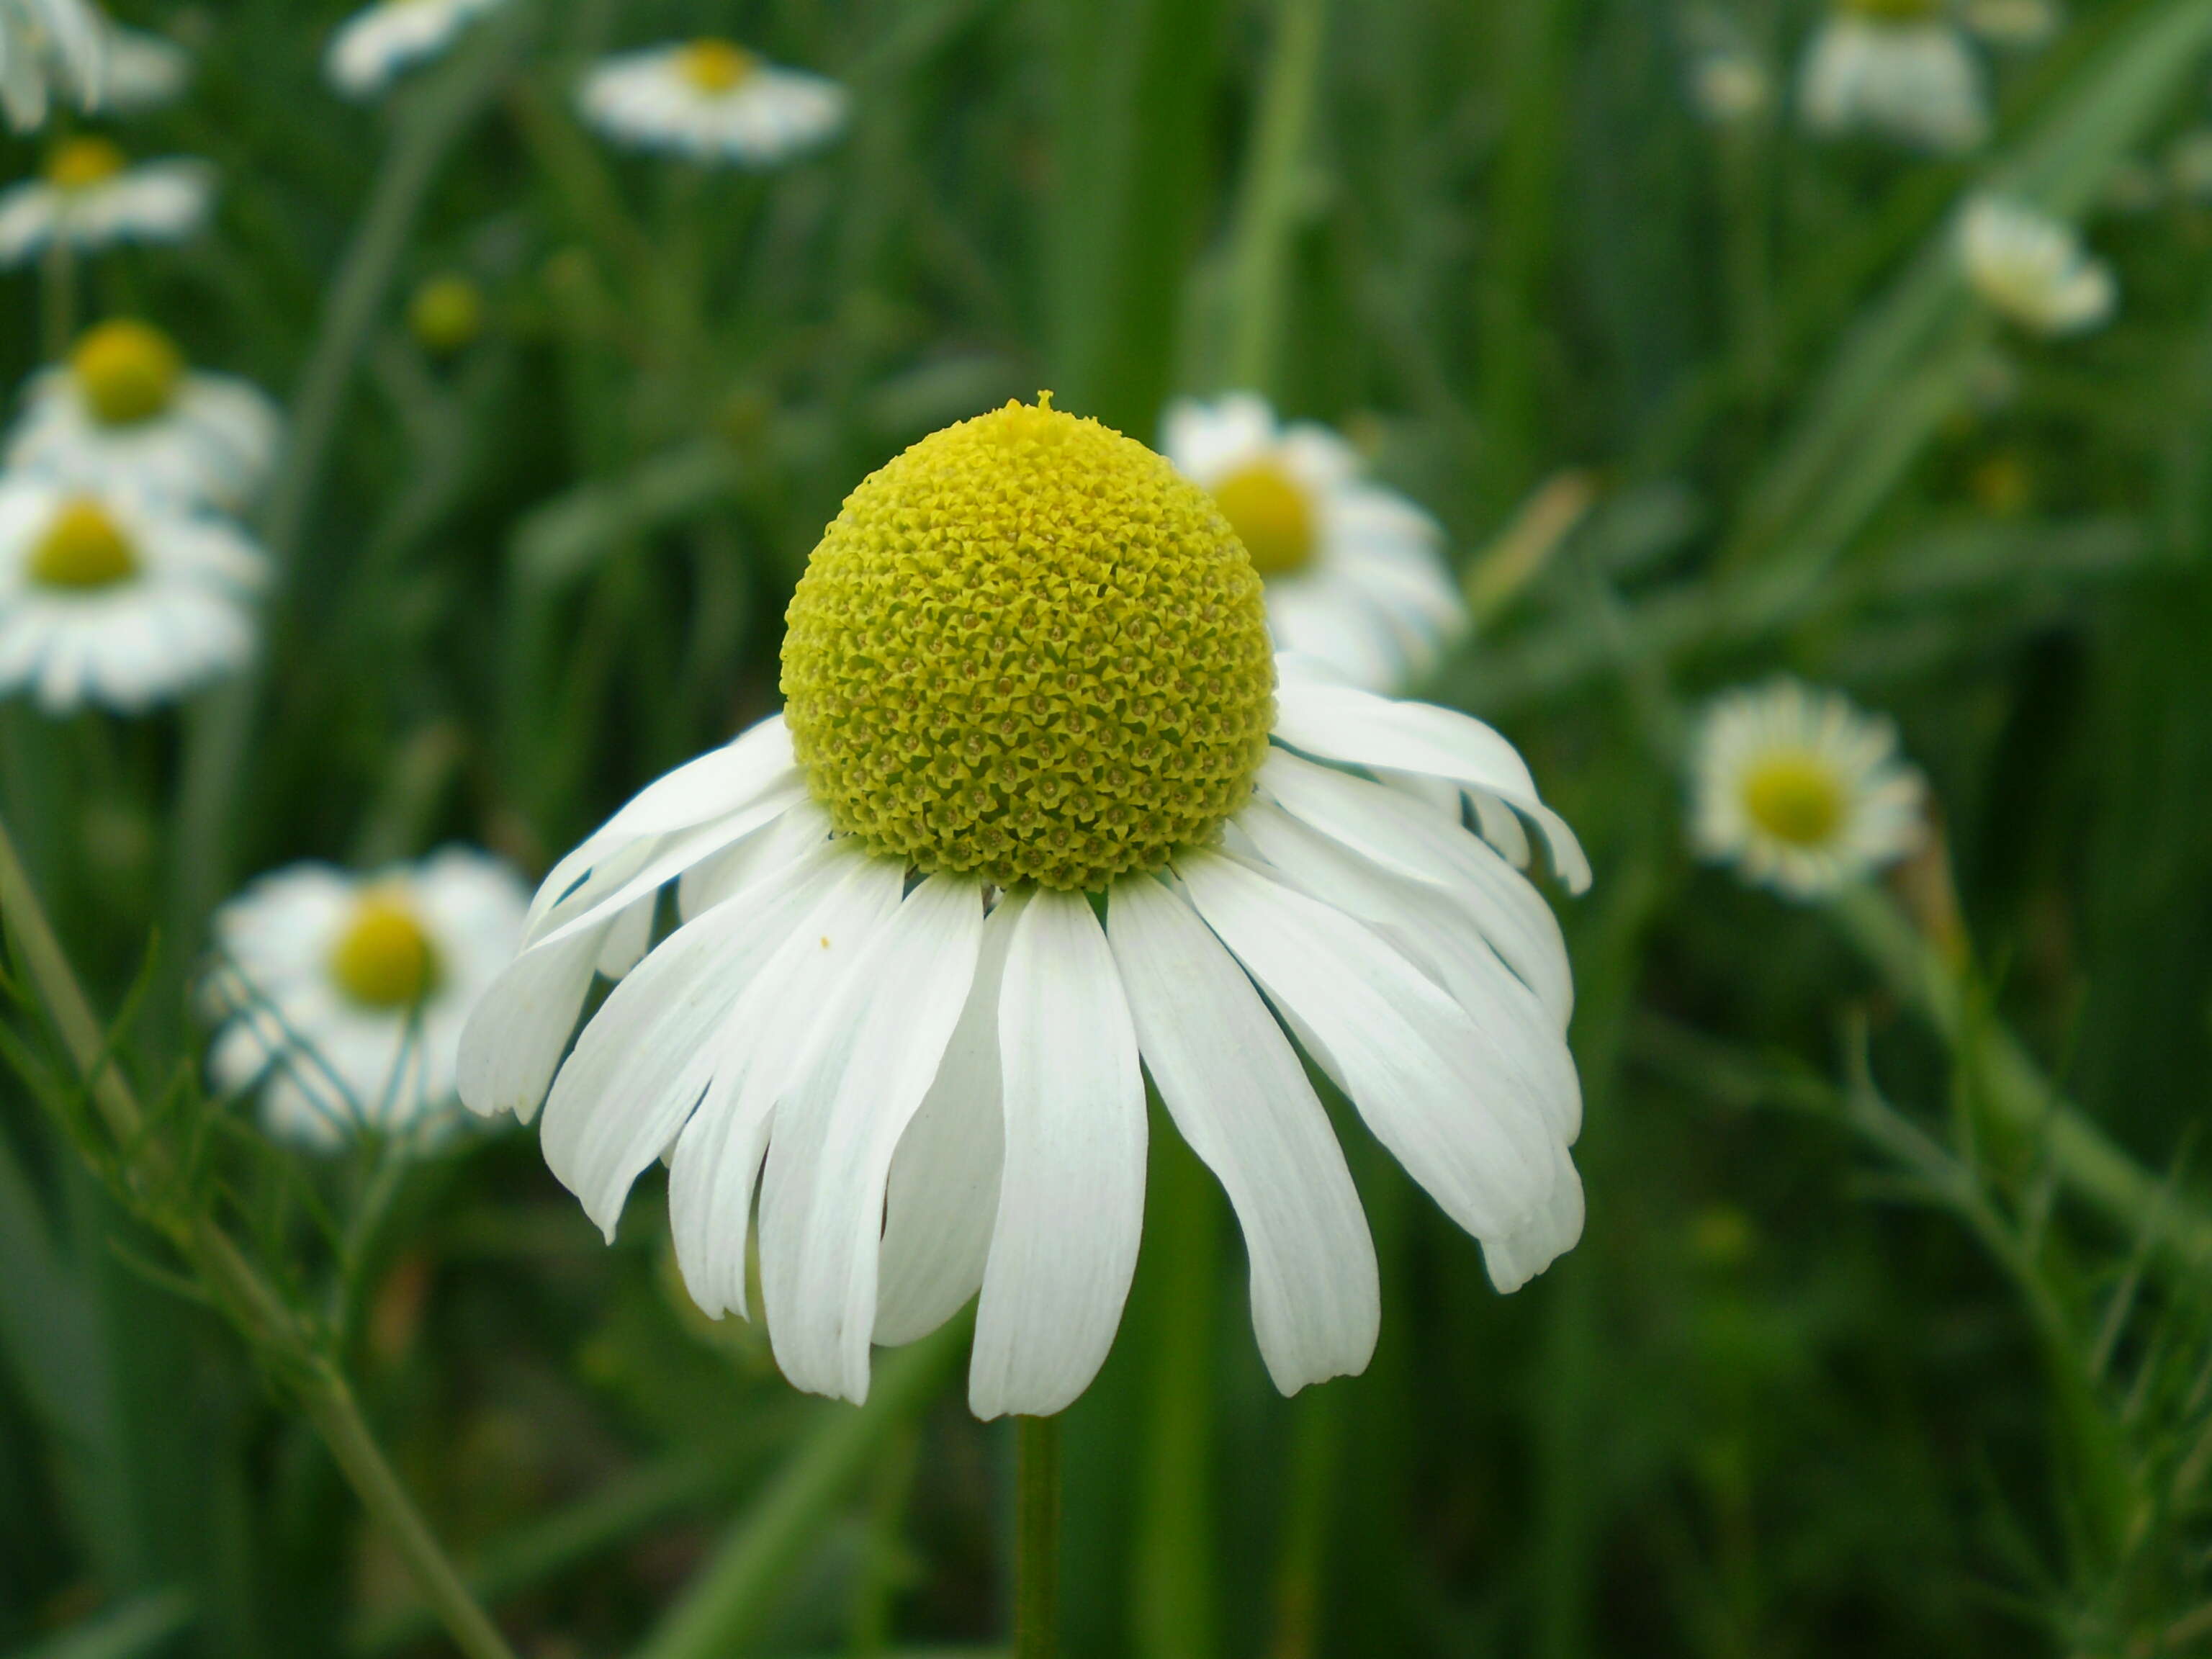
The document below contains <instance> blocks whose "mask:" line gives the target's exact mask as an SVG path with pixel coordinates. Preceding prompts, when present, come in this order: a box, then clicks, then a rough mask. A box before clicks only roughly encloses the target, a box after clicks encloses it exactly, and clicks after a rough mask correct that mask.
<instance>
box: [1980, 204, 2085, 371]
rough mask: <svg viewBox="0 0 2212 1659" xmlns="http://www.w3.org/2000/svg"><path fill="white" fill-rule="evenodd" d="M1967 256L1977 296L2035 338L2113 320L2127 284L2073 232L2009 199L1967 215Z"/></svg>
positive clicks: (2073, 330) (2069, 228)
mask: <svg viewBox="0 0 2212 1659" xmlns="http://www.w3.org/2000/svg"><path fill="white" fill-rule="evenodd" d="M1959 252H1960V258H1961V259H1962V260H1963V261H1964V263H1965V265H1966V280H1967V282H1968V283H1970V284H1971V285H1972V288H1973V290H1974V292H1975V293H1976V294H1978V295H1980V296H1981V297H1982V299H1983V300H1984V301H1985V302H1986V303H1988V304H1989V305H1990V307H1992V308H1993V309H1995V310H1996V311H1999V312H2002V313H2003V314H2004V315H2005V316H2007V317H2009V318H2010V319H2012V320H2013V321H2015V323H2018V324H2019V325H2021V327H2022V328H2025V329H2027V331H2029V332H2031V333H2034V334H2042V335H2046V336H2052V337H2056V336H2059V335H2065V334H2080V333H2083V332H2086V331H2088V330H2091V329H2094V328H2099V327H2101V326H2102V325H2104V324H2106V323H2107V322H2109V321H2111V320H2112V313H2113V311H2114V309H2115V308H2116V307H2118V303H2119V285H2118V283H2116V282H2115V281H2114V280H2113V277H2112V268H2111V267H2110V266H2109V265H2107V264H2105V262H2104V261H2103V260H2101V259H2095V258H2091V257H2090V256H2089V255H2088V254H2087V253H2086V252H2083V250H2082V247H2081V238H2080V237H2079V236H2078V235H2076V234H2075V231H2074V228H2073V227H2072V226H2070V225H2068V224H2066V223H2065V222H2063V221H2061V220H2057V219H2054V218H2052V217H2051V216H2050V215H2049V214H2046V213H2039V212H2038V211H2037V210H2035V209H2033V208H2032V207H2028V206H2027V205H2025V204H2021V203H2019V202H2014V201H2008V200H2007V199H2005V198H2004V197H1996V196H1978V197H1974V198H1973V200H1972V201H1971V202H1969V203H1968V204H1966V210H1965V211H1964V212H1963V213H1961V214H1960V216H1959Z"/></svg>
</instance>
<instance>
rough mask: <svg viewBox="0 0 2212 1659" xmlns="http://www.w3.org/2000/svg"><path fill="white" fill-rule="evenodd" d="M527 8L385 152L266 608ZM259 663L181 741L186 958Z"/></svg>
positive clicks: (434, 90)
mask: <svg viewBox="0 0 2212 1659" xmlns="http://www.w3.org/2000/svg"><path fill="white" fill-rule="evenodd" d="M530 10H531V8H529V7H527V6H513V7H509V8H507V9H506V15H501V16H498V17H495V18H493V19H489V20H488V21H486V22H485V23H484V24H483V27H482V28H481V29H480V30H479V31H478V36H479V38H478V39H477V40H474V41H472V42H471V44H470V47H469V49H467V50H465V51H464V52H461V53H460V54H459V55H458V56H457V58H456V59H455V61H454V62H453V64H451V65H450V66H449V67H448V68H447V70H446V72H445V73H444V75H443V76H441V77H440V78H438V79H435V80H434V81H432V82H429V83H428V85H426V86H425V87H424V88H423V89H422V96H421V98H420V100H418V101H417V102H416V103H414V104H413V105H411V106H409V108H408V109H407V111H406V113H405V114H404V116H403V117H402V118H401V119H400V121H399V123H398V129H397V131H395V133H394V135H393V137H392V147H391V149H389V150H388V151H387V152H386V155H385V158H384V165H383V167H382V169H381V170H380V172H379V173H378V175H377V179H376V183H375V185H374V189H373V191H372V193H371V195H370V197H369V202H368V208H367V210H365V211H364V212H363V214H362V221H361V224H360V226H359V228H357V229H356V232H355V233H354V238H353V241H352V243H351V245H350V246H349V247H348V248H347V250H346V253H345V257H344V259H343V261H342V262H341V264H339V266H338V271H337V279H336V280H335V281H334V282H333V283H331V288H330V290H329V293H328V295H327V296H326V298H325V301H324V306H323V317H322V325H321V328H320V331H319V333H318V335H317V337H316V340H315V345H314V349H313V352H312V354H311V355H310V356H309V357H308V359H307V368H306V369H305V371H304V372H303V373H302V374H301V380H300V389H299V392H298V395H297V396H296V397H295V398H294V400H293V404H292V415H291V427H290V431H289V435H288V437H287V441H286V445H285V449H284V453H283V461H282V464H281V465H280V467H279V470H278V472H277V475H276V479H275V481H274V483H272V484H271V485H270V492H269V501H268V507H267V509H266V511H265V513H264V515H263V518H262V522H261V533H262V539H263V542H264V544H265V545H266V547H267V548H268V550H269V556H270V562H271V563H272V565H273V567H274V578H275V580H274V582H273V584H272V587H273V592H272V594H271V603H272V605H281V604H282V603H283V598H284V594H285V590H286V588H287V587H288V586H289V582H290V580H291V578H292V576H293V575H294V574H295V566H296V565H297V564H298V563H299V560H300V551H301V544H302V542H303V540H304V538H305V535H306V531H307V520H308V515H309V513H310V512H311V510H312V508H313V505H314V498H315V492H316V489H317V487H318V486H319V484H320V483H321V482H322V477H323V471H324V467H325V463H326V462H327V460H328V459H329V456H330V452H331V444H332V441H334V440H335V439H336V437H337V433H338V428H339V426H340V424H341V422H342V421H343V416H344V414H345V410H346V403H347V399H348V398H349V394H350V393H351V392H352V389H353V384H354V374H355V371H356V368H358V367H359V364H360V362H361V357H362V351H363V349H364V348H365V347H366V345H367V343H368V337H369V334H370V332H371V331H372V330H373V329H374V327H375V325H376V323H377V320H378V319H379V318H380V316H382V315H383V313H384V307H385V301H386V295H388V293H389V292H390V290H391V287H392V279H393V277H394V276H395V275H396V274H397V272H398V268H399V264H400V261H401V259H402V258H404V255H405V253H406V251H407V245H408V241H409V239H410V237H411V236H412V234H413V233H414V229H415V223H416V219H417V218H418V217H419V216H421V213H422V206H423V204H424V202H425V201H426V200H427V199H428V196H429V193H430V189H431V186H432V185H435V183H436V182H437V179H438V175H439V173H440V170H441V167H442V166H443V164H444V162H445V161H446V158H447V156H448V155H450V154H451V153H452V152H453V149H454V147H455V146H456V145H457V144H458V143H459V141H460V138H461V137H462V135H463V134H464V133H465V131H467V130H468V127H469V125H470V124H471V121H473V120H474V119H475V118H476V117H477V114H478V112H481V111H482V109H483V107H484V106H485V104H486V103H487V102H488V101H489V100H490V99H491V97H492V96H493V94H494V92H495V89H496V88H497V85H498V82H499V80H500V78H501V76H502V74H503V73H504V71H505V69H506V66H507V60H508V53H509V50H510V48H511V46H512V44H513V35H514V32H515V30H516V29H517V28H518V27H520V24H519V22H518V21H516V20H518V19H520V18H521V17H523V16H524V15H526V14H527V13H528V12H529V11H530ZM267 661H268V659H267V655H266V653H264V655H263V656H262V657H261V658H259V659H257V660H256V662H255V664H254V665H253V666H252V667H250V668H248V669H247V670H246V672H245V673H243V674H241V675H240V677H239V678H237V679H235V680H233V681H231V682H230V683H229V684H227V685H225V686H224V687H223V688H222V690H219V691H217V692H216V693H215V694H214V695H212V696H210V697H209V698H208V699H207V700H206V701H205V702H204V704H203V705H202V706H201V707H200V708H198V709H197V710H196V711H195V714H196V718H195V719H194V720H192V722H191V728H190V732H189V735H188V738H187V743H186V750H185V769H184V781H183V785H182V789H181V799H179V805H178V812H177V839H176V848H177V863H176V879H175V887H174V891H173V895H172V901H171V906H170V911H169V932H170V937H171V939H173V941H174V942H175V943H176V944H177V945H179V947H180V948H181V949H182V950H183V951H185V952H186V953H189V952H190V951H191V949H192V948H193V947H194V946H195V945H197V942H198V939H199V937H200V932H201V927H202V926H203V924H204V922H205V921H206V918H207V915H208V913H209V911H210V909H212V908H214V905H215V902H216V900H217V899H218V898H220V897H221V896H222V894H223V893H224V892H226V891H227V890H228V888H229V886H230V884H231V880H232V878H233V875H234V872H233V870H232V868H231V863H232V860H233V857H234V852H235V842H236V837H234V836H233V835H232V834H231V833H230V830H231V828H232V825H233V823H234V815H235V813H236V811H237V809H238V805H239V798H240V778H241V776H242V775H243V773H244V771H245V769H246V757H247V755H248V753H249V752H250V750H251V748H252V738H253V730H254V726H255V716H256V714H257V712H258V708H259V706H260V694H261V690H262V687H263V684H264V682H265V681H266V679H267V678H268V666H267Z"/></svg>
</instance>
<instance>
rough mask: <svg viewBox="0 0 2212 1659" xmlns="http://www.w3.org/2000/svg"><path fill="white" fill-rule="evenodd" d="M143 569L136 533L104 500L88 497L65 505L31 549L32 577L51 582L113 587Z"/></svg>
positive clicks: (87, 587)
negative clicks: (128, 532) (110, 514)
mask: <svg viewBox="0 0 2212 1659" xmlns="http://www.w3.org/2000/svg"><path fill="white" fill-rule="evenodd" d="M137 574H138V556H137V554H136V553H135V552H134V551H132V550H131V538H129V537H128V536H125V534H124V533H123V531H122V529H121V527H120V526H118V525H117V524H116V522H115V520H113V519H112V518H110V517H108V515H107V512H106V508H104V507H101V506H100V503H99V502H97V501H87V500H84V499H82V498H79V499H78V500H76V501H70V502H68V503H66V504H64V507H62V509H61V510H60V511H59V512H58V513H55V514H54V517H53V522H52V523H51V524H49V525H48V526H46V534H45V535H43V536H41V537H40V538H39V542H38V545H37V546H35V547H33V549H32V550H31V580H33V581H34V582H37V583H39V584H40V585H41V586H46V587H69V588H77V589H83V590H89V589H92V588H97V587H112V586H115V584H116V583H118V582H127V581H129V580H131V577H133V576H135V575H137Z"/></svg>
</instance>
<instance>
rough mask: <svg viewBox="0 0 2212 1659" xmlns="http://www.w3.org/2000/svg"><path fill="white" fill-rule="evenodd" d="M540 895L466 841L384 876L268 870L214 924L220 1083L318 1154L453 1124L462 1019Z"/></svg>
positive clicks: (207, 991) (213, 1056) (209, 992)
mask: <svg viewBox="0 0 2212 1659" xmlns="http://www.w3.org/2000/svg"><path fill="white" fill-rule="evenodd" d="M529 902H530V892H529V889H528V888H527V887H526V885H525V884H523V881H522V878H520V876H519V875H517V874H516V873H515V872H514V870H513V867H512V866H509V865H507V863H505V862H504V861H503V860H499V859H495V858H493V857H491V856H490V855H489V854H484V853H479V852H475V851H473V850H471V849H468V848H446V849H444V850H443V851H441V852H438V853H435V854H432V855H431V856H430V857H428V858H427V859H424V860H422V861H421V862H420V863H416V864H405V865H400V866H396V867H394V868H392V869H388V870H382V871H379V872H376V873H375V874H374V875H369V876H356V875H353V874H350V873H349V872H345V871H343V870H338V869H335V868H333V867H332V866H329V865H326V864H297V865H294V866H291V867H290V868H289V869H285V870H280V871H277V872H275V873H274V874H272V875H267V876H264V877H263V878H261V879H260V880H258V881H257V882H255V883H254V884H252V886H250V887H248V888H247V889H246V891H245V892H243V893H241V894H240V895H239V896H238V897H236V898H234V899H233V900H232V901H231V902H229V903H228V904H226V905H225V906H223V908H222V910H221V911H219V912H218V913H217V914H216V920H215V939H216V948H215V956H214V961H213V963H212V964H211V966H210V969H209V972H208V975H207V978H206V981H205V983H204V998H205V1000H206V1002H207V1004H208V1006H209V1008H210V1012H211V1013H212V1014H213V1016H214V1017H215V1018H216V1019H217V1020H219V1021H221V1022H222V1024H221V1029H220V1030H218V1031H217V1032H216V1038H215V1044H214V1047H213V1048H212V1049H211V1050H210V1056H209V1067H210V1072H211V1073H213V1075H214V1079H215V1081H216V1085H217V1086H218V1087H220V1088H222V1089H224V1090H227V1091H238V1092H243V1091H247V1090H258V1091H260V1097H261V1110H262V1115H263V1120H264V1122H265V1123H266V1125H267V1127H268V1128H269V1130H270V1133H273V1134H276V1135H278V1136H280V1137H282V1138H283V1139H288V1140H292V1141H295V1142H298V1143H301V1144H303V1145H306V1146H311V1147H315V1148H325V1149H326V1148H334V1147H337V1146H342V1145H343V1144H344V1142H345V1141H346V1140H347V1139H349V1137H350V1136H351V1135H353V1134H355V1133H358V1132H359V1131H361V1130H362V1129H364V1128H373V1129H375V1130H378V1131H380V1132H381V1133H386V1134H392V1135H399V1134H415V1133H427V1134H435V1133H438V1132H439V1131H440V1130H441V1128H447V1127H451V1126H452V1125H453V1122H455V1121H457V1118H456V1114H455V1113H454V1111H453V1105H454V1096H453V1066H454V1056H455V1054H456V1053H457V1052H458V1050H459V1047H460V1037H461V1030H462V1027H463V1025H464V1024H465V1023H466V1021H467V1019H468V1016H469V1010H470V1009H471V1007H473V1006H475V1004H476V1000H477V998H478V997H480V996H482V995H483V992H484V990H485V987H488V986H489V984H490V983H491V981H493V980H494V979H495V978H496V977H497V975H498V974H499V972H500V970H501V969H503V968H504V967H505V966H506V965H507V962H508V961H509V960H510V959H511V958H512V957H513V954H514V947H515V944H516V942H517V941H518V940H519V939H520V938H521V936H522V921H523V916H524V914H525V912H526V910H527V909H528V908H529Z"/></svg>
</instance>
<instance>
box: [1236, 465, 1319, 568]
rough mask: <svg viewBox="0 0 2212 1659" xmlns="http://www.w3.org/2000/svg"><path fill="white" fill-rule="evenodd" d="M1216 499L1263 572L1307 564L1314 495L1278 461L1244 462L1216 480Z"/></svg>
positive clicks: (1310, 556)
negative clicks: (1250, 463)
mask: <svg viewBox="0 0 2212 1659" xmlns="http://www.w3.org/2000/svg"><path fill="white" fill-rule="evenodd" d="M1213 499H1214V500H1215V501H1218V502H1219V503H1220V504H1221V511H1222V514H1223V516H1224V517H1225V518H1226V519H1227V520H1229V525H1230V528H1231V529H1232V530H1234V531H1235V532H1237V539H1238V540H1239V541H1241V542H1243V544H1244V550H1245V551H1246V552H1248V553H1249V554H1250V555H1251V556H1252V563H1253V566H1254V567H1255V568H1256V569H1257V570H1258V571H1259V573H1260V574H1261V575H1263V576H1280V575H1285V574H1288V573H1289V572H1291V571H1293V570H1299V569H1303V568H1304V567H1305V565H1306V563H1307V562H1308V561H1309V560H1310V559H1311V558H1312V557H1313V554H1314V512H1313V500H1312V498H1311V497H1310V495H1307V493H1306V489H1305V486H1304V484H1302V483H1299V482H1298V481H1297V479H1296V478H1293V477H1291V475H1290V474H1289V473H1288V472H1286V471H1284V470H1283V468H1282V466H1281V465H1279V464H1278V463H1276V462H1274V461H1255V462H1254V463H1253V464H1252V465H1249V466H1245V467H1239V468H1238V469H1237V471H1234V472H1232V473H1231V474H1230V475H1229V476H1228V477H1225V478H1223V479H1222V480H1220V481H1219V482H1218V483H1216V484H1215V485H1214V486H1213Z"/></svg>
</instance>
